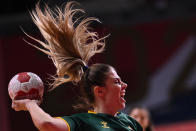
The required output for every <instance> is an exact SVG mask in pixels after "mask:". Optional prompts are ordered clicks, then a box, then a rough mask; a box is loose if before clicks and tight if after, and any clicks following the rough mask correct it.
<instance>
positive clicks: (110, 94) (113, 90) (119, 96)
mask: <svg viewBox="0 0 196 131" xmlns="http://www.w3.org/2000/svg"><path fill="white" fill-rule="evenodd" d="M104 88H105V91H106V92H105V97H104V99H105V105H106V107H108V108H111V110H113V111H115V110H116V111H119V110H121V109H123V108H125V102H126V101H125V98H124V96H125V92H126V91H125V90H126V88H127V84H126V83H124V82H122V81H121V79H120V77H119V76H118V74H117V73H116V71H115V70H114V69H113V68H111V69H110V71H109V72H108V76H107V79H106V82H105V87H104Z"/></svg>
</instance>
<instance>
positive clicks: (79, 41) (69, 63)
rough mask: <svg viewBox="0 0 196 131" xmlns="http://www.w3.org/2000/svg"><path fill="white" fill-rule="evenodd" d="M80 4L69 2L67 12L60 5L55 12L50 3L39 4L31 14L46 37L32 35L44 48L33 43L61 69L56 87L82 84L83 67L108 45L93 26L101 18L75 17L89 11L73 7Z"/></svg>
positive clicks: (66, 7)
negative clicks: (67, 84)
mask: <svg viewBox="0 0 196 131" xmlns="http://www.w3.org/2000/svg"><path fill="white" fill-rule="evenodd" d="M76 4H78V3H76V2H74V1H71V2H68V3H67V4H66V6H65V8H64V11H61V9H60V8H59V7H56V8H55V9H56V10H55V11H56V13H54V11H52V9H50V8H49V7H48V6H47V5H45V8H44V10H43V11H42V10H41V9H40V5H39V3H38V4H36V8H35V10H34V11H32V13H31V17H32V19H33V22H34V23H35V24H36V26H37V27H38V28H39V30H40V32H41V34H42V35H43V37H44V39H45V40H46V42H43V41H41V40H38V39H35V38H33V37H31V36H29V35H28V36H29V37H30V38H32V39H34V40H35V41H37V42H38V43H39V44H40V45H41V46H42V47H43V48H40V47H38V46H36V45H32V44H31V45H32V46H34V47H36V48H37V49H39V50H41V51H42V52H44V53H46V54H47V55H48V56H49V58H51V59H52V61H53V63H54V65H55V67H56V69H57V70H56V74H57V76H56V77H54V78H55V80H54V83H52V89H54V88H55V87H57V86H58V85H60V84H62V83H65V82H74V83H78V82H79V81H80V80H81V77H82V75H83V74H84V71H83V67H84V66H87V65H88V61H89V59H90V58H91V57H92V56H93V55H95V54H96V53H100V52H102V51H103V50H104V47H105V38H106V37H102V38H99V37H98V34H97V32H93V31H91V28H90V27H89V25H90V24H91V22H93V21H98V22H99V20H98V19H97V18H94V17H86V18H83V19H82V20H81V17H79V18H76V19H75V17H74V16H75V15H76V14H77V13H83V14H85V12H84V10H83V9H73V7H74V6H75V5H76ZM73 19H75V20H73ZM80 20H81V21H80ZM65 76H67V77H65Z"/></svg>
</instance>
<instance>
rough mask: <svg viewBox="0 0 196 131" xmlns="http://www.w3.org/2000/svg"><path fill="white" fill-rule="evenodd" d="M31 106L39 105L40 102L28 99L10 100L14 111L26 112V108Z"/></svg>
mask: <svg viewBox="0 0 196 131" xmlns="http://www.w3.org/2000/svg"><path fill="white" fill-rule="evenodd" d="M31 104H37V105H40V104H41V101H38V100H30V99H23V100H12V108H13V109H14V110H15V111H27V110H28V108H27V107H28V106H29V105H31Z"/></svg>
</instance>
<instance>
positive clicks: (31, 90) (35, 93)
mask: <svg viewBox="0 0 196 131" xmlns="http://www.w3.org/2000/svg"><path fill="white" fill-rule="evenodd" d="M8 93H9V96H10V98H11V99H12V100H13V99H14V100H21V99H31V100H41V99H42V96H43V93H44V85H43V82H42V80H41V79H40V77H39V76H37V75H36V74H34V73H32V72H21V73H18V74H16V75H15V76H14V77H13V78H12V79H11V80H10V82H9V85H8Z"/></svg>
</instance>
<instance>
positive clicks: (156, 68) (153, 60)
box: [0, 0, 196, 131]
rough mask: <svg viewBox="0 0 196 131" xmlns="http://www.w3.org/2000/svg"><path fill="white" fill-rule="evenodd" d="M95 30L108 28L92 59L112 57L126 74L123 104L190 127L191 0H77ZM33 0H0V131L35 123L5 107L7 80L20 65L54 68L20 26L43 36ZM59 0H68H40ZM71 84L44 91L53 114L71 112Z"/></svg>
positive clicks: (195, 73)
mask: <svg viewBox="0 0 196 131" xmlns="http://www.w3.org/2000/svg"><path fill="white" fill-rule="evenodd" d="M77 1H78V2H79V3H80V4H81V7H82V8H84V9H85V10H86V12H87V14H88V15H89V16H95V17H97V18H99V19H100V21H101V22H102V24H93V25H92V26H93V27H95V29H96V30H97V32H99V34H100V35H105V34H110V37H109V38H108V39H107V46H106V51H105V52H104V53H102V54H99V55H97V56H96V57H94V58H93V59H92V60H91V63H97V62H103V63H108V64H111V65H113V66H114V67H115V68H116V69H117V71H118V74H119V75H120V76H121V78H122V80H124V81H125V82H127V84H128V88H127V93H126V100H127V107H126V109H124V110H123V111H122V112H125V113H129V111H130V109H131V108H132V107H133V105H136V104H139V105H143V106H145V107H147V108H148V109H149V111H150V113H151V117H152V120H153V123H154V125H155V129H156V131H176V130H178V131H195V130H196V104H195V100H196V44H195V43H196V1H195V0H77ZM36 2H37V1H36V0H23V1H22V0H20V1H16V0H6V1H4V4H1V5H0V131H18V130H20V131H26V130H28V131H35V130H37V129H36V128H35V127H34V125H33V123H32V120H31V117H30V115H29V113H28V112H22V111H21V112H15V111H14V110H12V108H11V100H10V98H9V96H8V91H7V86H8V83H9V81H10V79H11V78H12V77H13V76H14V75H15V74H17V73H19V72H26V71H30V72H34V73H36V74H37V75H39V76H40V77H41V78H42V80H43V81H44V82H45V83H46V84H45V88H46V90H47V88H48V85H47V82H48V81H50V80H49V79H48V78H50V76H49V75H54V74H55V68H54V66H53V64H52V61H51V60H50V59H48V57H47V56H46V55H45V54H43V53H41V52H40V51H38V50H36V49H34V48H32V47H31V46H30V45H28V44H27V43H25V41H24V39H26V40H27V41H29V42H31V43H35V42H34V41H32V40H30V39H29V38H27V37H26V36H25V35H24V33H23V32H22V29H23V30H24V31H25V32H26V33H28V34H30V35H32V36H34V37H36V38H40V39H42V37H41V36H40V33H39V31H38V29H37V27H35V25H34V24H33V23H32V20H31V18H30V15H29V11H31V10H32V9H33V8H34V5H35V3H36ZM43 3H47V4H48V5H49V6H51V7H54V6H56V5H58V6H61V7H62V5H64V4H65V3H66V0H41V4H43ZM75 95H76V94H75V91H74V90H73V88H72V85H70V84H65V85H62V86H60V87H59V88H56V89H55V90H54V91H52V92H47V91H45V94H44V101H43V103H42V104H41V107H42V108H43V109H44V110H45V111H46V112H47V113H49V114H51V115H52V116H62V115H71V114H73V113H75V112H77V111H74V110H73V109H72V105H73V101H74V100H75Z"/></svg>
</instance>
